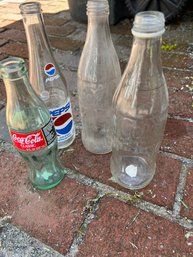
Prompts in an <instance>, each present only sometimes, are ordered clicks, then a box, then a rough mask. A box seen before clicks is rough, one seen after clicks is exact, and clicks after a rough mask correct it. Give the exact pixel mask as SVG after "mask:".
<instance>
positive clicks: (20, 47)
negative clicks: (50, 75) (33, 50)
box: [0, 42, 28, 58]
mask: <svg viewBox="0 0 193 257" xmlns="http://www.w3.org/2000/svg"><path fill="white" fill-rule="evenodd" d="M0 51H1V53H4V54H7V55H12V56H17V57H21V58H28V49H27V44H23V43H16V42H15V43H13V42H10V43H7V44H6V45H4V46H2V47H1V48H0Z"/></svg>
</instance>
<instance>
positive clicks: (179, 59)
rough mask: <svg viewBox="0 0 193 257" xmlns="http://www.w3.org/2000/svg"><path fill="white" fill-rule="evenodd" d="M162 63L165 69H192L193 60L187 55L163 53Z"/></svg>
mask: <svg viewBox="0 0 193 257" xmlns="http://www.w3.org/2000/svg"><path fill="white" fill-rule="evenodd" d="M161 58H162V63H163V66H165V67H170V68H179V69H191V68H192V65H193V60H192V58H191V57H190V56H189V55H187V54H181V55H179V54H178V53H170V52H167V53H165V52H162V56H161Z"/></svg>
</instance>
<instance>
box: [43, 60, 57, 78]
mask: <svg viewBox="0 0 193 257" xmlns="http://www.w3.org/2000/svg"><path fill="white" fill-rule="evenodd" d="M44 72H45V74H46V75H48V76H49V77H52V76H54V75H55V73H56V68H55V66H54V64H53V63H48V64H46V65H45V67H44Z"/></svg>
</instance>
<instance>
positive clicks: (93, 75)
mask: <svg viewBox="0 0 193 257" xmlns="http://www.w3.org/2000/svg"><path fill="white" fill-rule="evenodd" d="M87 15H88V28H87V36H86V41H85V45H84V48H83V51H82V55H81V58H80V63H79V67H78V96H79V107H80V113H81V120H82V142H83V145H84V147H85V148H86V149H87V150H88V151H90V152H92V153H95V154H105V153H108V152H110V151H111V150H112V98H113V95H114V92H115V89H116V87H117V86H118V83H119V81H120V79H121V70H120V64H119V60H118V57H117V54H116V52H115V49H114V46H113V42H112V39H111V35H110V30H109V22H108V16H109V5H108V1H107V0H89V1H88V2H87Z"/></svg>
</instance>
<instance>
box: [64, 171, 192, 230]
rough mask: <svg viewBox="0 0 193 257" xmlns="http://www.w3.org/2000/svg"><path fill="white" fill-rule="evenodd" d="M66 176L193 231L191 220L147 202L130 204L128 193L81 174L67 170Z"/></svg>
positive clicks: (130, 196)
mask: <svg viewBox="0 0 193 257" xmlns="http://www.w3.org/2000/svg"><path fill="white" fill-rule="evenodd" d="M67 171H68V172H67V176H68V177H69V178H71V179H76V180H77V181H79V182H80V183H82V184H84V185H86V186H90V187H92V188H94V189H96V190H97V191H99V192H100V193H101V194H103V195H104V196H110V197H113V198H115V199H118V200H120V201H122V202H125V203H130V204H132V205H133V206H135V207H137V208H140V209H142V210H144V211H146V212H151V213H152V214H154V215H156V216H159V217H162V218H165V219H167V220H170V221H171V222H175V223H177V224H179V225H181V226H183V227H184V228H186V229H193V220H190V219H187V218H183V217H180V216H178V217H177V216H175V215H174V214H173V212H172V211H171V210H168V209H166V208H165V207H162V206H158V205H156V204H153V203H150V202H147V201H145V200H142V199H139V201H138V202H132V197H133V196H132V195H131V194H129V193H125V192H122V191H119V190H117V189H114V188H113V187H111V186H108V185H105V184H103V183H101V182H99V181H96V180H94V179H91V178H89V177H87V176H85V175H83V174H80V173H78V172H77V171H75V170H71V169H67Z"/></svg>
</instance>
